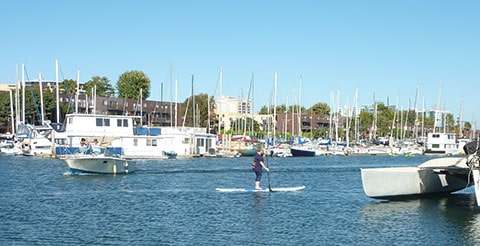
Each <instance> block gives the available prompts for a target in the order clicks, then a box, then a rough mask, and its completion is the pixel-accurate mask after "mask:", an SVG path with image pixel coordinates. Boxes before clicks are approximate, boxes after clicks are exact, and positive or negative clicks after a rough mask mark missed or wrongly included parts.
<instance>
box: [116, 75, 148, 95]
mask: <svg viewBox="0 0 480 246" xmlns="http://www.w3.org/2000/svg"><path fill="white" fill-rule="evenodd" d="M116 87H117V91H118V97H119V98H130V99H137V98H139V96H140V90H141V91H142V98H143V99H147V98H148V97H149V96H150V79H149V78H148V77H147V75H145V74H144V73H143V72H141V71H129V72H125V73H123V74H122V75H120V77H119V78H118V81H117V86H116Z"/></svg>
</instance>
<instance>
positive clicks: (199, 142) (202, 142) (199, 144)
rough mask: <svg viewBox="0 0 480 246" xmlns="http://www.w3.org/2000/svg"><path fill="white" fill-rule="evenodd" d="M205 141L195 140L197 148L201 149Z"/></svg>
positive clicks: (201, 139)
mask: <svg viewBox="0 0 480 246" xmlns="http://www.w3.org/2000/svg"><path fill="white" fill-rule="evenodd" d="M204 140H205V139H203V138H197V146H198V147H203V146H204V145H205V141H204Z"/></svg>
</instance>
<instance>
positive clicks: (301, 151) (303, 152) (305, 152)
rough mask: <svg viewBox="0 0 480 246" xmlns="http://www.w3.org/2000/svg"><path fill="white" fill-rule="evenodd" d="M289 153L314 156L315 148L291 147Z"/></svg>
mask: <svg viewBox="0 0 480 246" xmlns="http://www.w3.org/2000/svg"><path fill="white" fill-rule="evenodd" d="M290 153H291V154H292V156H293V157H306V156H309V157H312V156H315V150H313V149H300V148H291V149H290Z"/></svg>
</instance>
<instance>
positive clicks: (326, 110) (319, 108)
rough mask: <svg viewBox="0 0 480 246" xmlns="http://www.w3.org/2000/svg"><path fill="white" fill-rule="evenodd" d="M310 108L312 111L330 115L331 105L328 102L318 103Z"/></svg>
mask: <svg viewBox="0 0 480 246" xmlns="http://www.w3.org/2000/svg"><path fill="white" fill-rule="evenodd" d="M308 110H309V111H312V113H313V114H318V115H330V106H328V104H326V103H316V104H314V105H313V106H312V107H310V108H309V109H308Z"/></svg>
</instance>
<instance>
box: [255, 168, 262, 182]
mask: <svg viewBox="0 0 480 246" xmlns="http://www.w3.org/2000/svg"><path fill="white" fill-rule="evenodd" d="M255 175H256V176H257V177H256V178H255V181H260V179H262V170H260V171H259V172H257V171H255Z"/></svg>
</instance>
